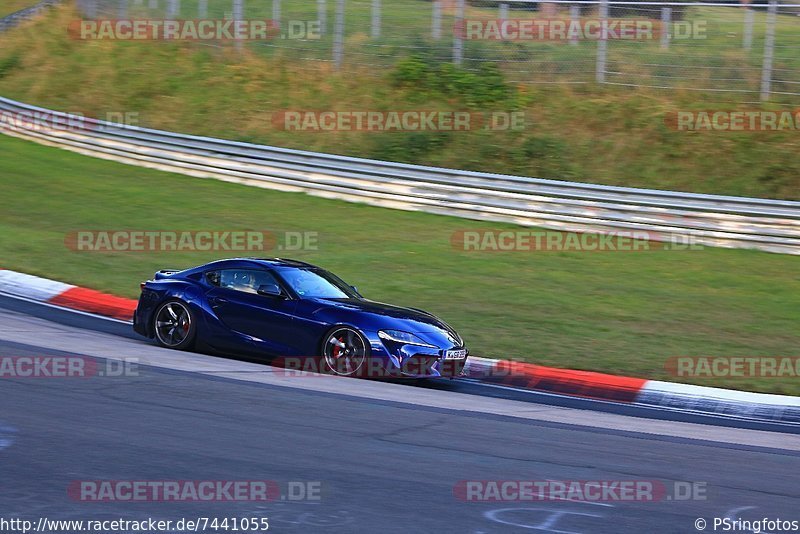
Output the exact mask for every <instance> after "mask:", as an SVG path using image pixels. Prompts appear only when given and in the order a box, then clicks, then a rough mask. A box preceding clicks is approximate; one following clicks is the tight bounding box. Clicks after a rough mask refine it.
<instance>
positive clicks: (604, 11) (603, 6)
mask: <svg viewBox="0 0 800 534" xmlns="http://www.w3.org/2000/svg"><path fill="white" fill-rule="evenodd" d="M607 18H608V0H600V20H601V21H603V20H605V19H607ZM607 54H608V35H607V34H606V30H605V29H604V30H602V31H601V35H600V39H599V40H598V41H597V65H596V66H595V79H596V80H597V83H605V81H606V55H607Z"/></svg>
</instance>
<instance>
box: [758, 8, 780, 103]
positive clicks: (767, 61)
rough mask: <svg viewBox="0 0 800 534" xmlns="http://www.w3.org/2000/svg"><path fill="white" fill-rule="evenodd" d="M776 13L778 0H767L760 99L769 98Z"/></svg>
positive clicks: (765, 99)
mask: <svg viewBox="0 0 800 534" xmlns="http://www.w3.org/2000/svg"><path fill="white" fill-rule="evenodd" d="M777 13H778V0H770V1H769V9H768V10H767V33H766V35H765V36H764V64H763V66H762V67H761V100H762V101H763V102H766V101H767V100H769V93H770V88H771V85H772V57H773V55H774V54H775V16H776V15H777Z"/></svg>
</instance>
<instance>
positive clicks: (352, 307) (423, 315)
mask: <svg viewBox="0 0 800 534" xmlns="http://www.w3.org/2000/svg"><path fill="white" fill-rule="evenodd" d="M313 300H314V301H315V302H316V303H317V304H320V305H321V306H323V307H324V308H326V309H328V310H335V311H336V312H339V313H342V312H343V313H346V314H347V313H349V314H352V316H353V319H356V316H358V319H359V320H354V322H358V323H360V324H359V326H362V327H364V328H369V329H371V330H388V329H394V330H403V331H406V332H411V333H414V334H423V333H436V334H447V333H454V331H453V329H452V328H451V327H450V326H448V325H447V324H446V323H445V322H444V321H442V320H441V319H439V318H437V317H435V316H434V315H431V314H430V313H427V312H424V311H422V310H416V309H414V308H403V307H401V306H393V305H391V304H384V303H382V302H375V301H372V300H366V299H323V298H318V299H313ZM364 321H366V323H367V324H363V322H364Z"/></svg>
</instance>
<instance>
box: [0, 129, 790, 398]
mask: <svg viewBox="0 0 800 534" xmlns="http://www.w3.org/2000/svg"><path fill="white" fill-rule="evenodd" d="M0 191H2V195H0V235H2V236H3V237H2V239H0V258H2V260H0V261H1V263H2V266H3V267H5V268H9V269H15V270H19V271H24V272H28V273H32V274H37V275H42V276H46V277H51V278H55V279H59V280H63V281H66V282H70V283H75V284H81V285H85V286H89V287H93V288H97V289H100V290H104V291H109V292H112V293H116V294H119V295H123V296H128V297H135V296H136V295H137V293H138V283H139V282H140V281H141V280H144V279H146V278H148V277H149V276H151V275H152V274H153V272H154V271H155V270H156V269H159V268H164V267H188V266H192V265H197V264H201V263H203V262H206V261H208V260H210V259H212V258H217V257H220V256H224V255H225V254H224V253H220V252H216V253H189V252H181V253H177V252H160V253H122V252H118V253H98V252H76V251H72V250H70V249H68V248H67V247H66V246H65V244H64V239H65V235H66V234H67V233H69V232H73V231H77V230H113V229H128V230H132V229H142V230H193V229H195V230H261V229H265V230H270V231H286V230H290V231H315V232H318V233H319V248H318V250H306V251H302V252H298V253H297V254H295V257H297V258H298V259H303V260H307V261H311V262H314V263H317V264H319V265H321V266H323V267H326V268H329V269H331V270H332V271H334V272H336V273H338V274H340V275H341V276H342V277H343V278H344V279H345V280H347V281H349V282H350V283H353V284H356V285H358V286H359V288H360V289H361V290H362V292H363V293H364V294H365V295H366V296H367V297H368V298H372V299H375V300H380V301H388V302H392V303H396V304H400V305H412V306H417V307H421V308H424V309H427V310H430V311H431V312H434V313H436V314H438V315H440V316H442V317H443V318H444V319H446V320H447V321H448V322H450V323H451V324H453V325H454V326H455V327H456V328H457V329H458V330H459V331H461V332H463V333H464V334H465V336H466V339H467V342H468V344H469V346H470V347H471V349H472V351H473V353H474V354H476V355H482V356H487V357H494V358H515V359H521V360H526V361H532V362H536V363H540V364H544V365H550V366H557V367H565V368H574V369H587V370H596V371H605V372H610V373H618V374H626V375H631V376H640V377H649V378H654V379H667V380H675V379H674V378H673V377H670V376H669V375H668V374H667V373H666V372H665V370H664V365H665V362H666V361H667V359H668V358H670V357H672V356H685V355H692V356H696V355H702V356H718V355H724V356H753V355H761V356H771V355H789V356H797V355H799V354H798V346H800V337H798V327H797V326H798V324H800V308H798V305H797V295H798V294H800V264H798V258H797V257H793V256H786V255H777V254H767V253H762V252H754V251H742V250H724V249H705V250H700V251H697V250H695V251H681V252H677V251H673V252H667V251H651V252H629V253H614V252H605V253H598V252H595V253H577V252H573V253H566V252H528V253H524V252H508V253H500V252H495V253H478V252H463V251H457V250H454V248H453V247H452V246H451V244H450V239H451V236H452V234H453V233H454V232H456V231H459V230H467V229H485V228H512V227H511V226H509V225H501V224H491V223H485V222H474V221H468V220H464V219H456V218H449V217H443V216H435V215H429V214H423V213H412V212H403V211H395V210H389V209H382V208H376V207H369V206H364V205H358V204H350V203H344V202H340V201H333V200H325V199H320V198H315V197H310V196H307V195H303V194H299V193H284V192H277V191H271V190H264V189H259V188H253V187H246V186H243V185H237V184H230V183H224V182H220V181H216V180H203V179H198V178H190V177H185V176H180V175H172V174H167V173H161V172H157V171H153V170H147V169H140V168H136V167H132V166H126V165H121V164H116V163H111V162H107V161H103V160H98V159H93V158H88V157H84V156H80V155H76V154H72V153H69V152H65V151H60V150H57V149H52V148H46V147H41V146H38V145H35V144H32V143H28V142H24V141H20V140H17V139H13V138H9V137H5V136H0ZM798 380H799V379H798V378H771V379H767V378H761V379H746V380H731V379H728V380H724V379H717V380H706V381H700V382H699V383H703V384H705V385H712V386H719V387H731V388H740V389H745V390H757V391H764V392H775V393H785V394H794V395H797V394H800V382H798Z"/></svg>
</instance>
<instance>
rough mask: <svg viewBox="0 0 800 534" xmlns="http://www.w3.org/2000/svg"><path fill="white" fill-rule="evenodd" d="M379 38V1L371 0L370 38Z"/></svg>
mask: <svg viewBox="0 0 800 534" xmlns="http://www.w3.org/2000/svg"><path fill="white" fill-rule="evenodd" d="M380 36H381V0H372V38H373V39H377V38H378V37H380Z"/></svg>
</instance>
